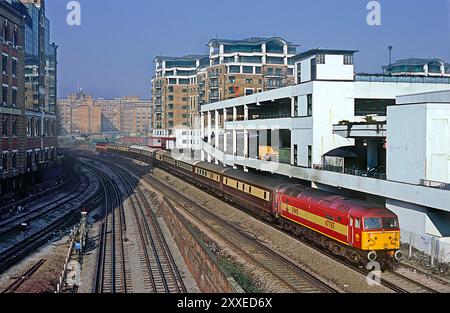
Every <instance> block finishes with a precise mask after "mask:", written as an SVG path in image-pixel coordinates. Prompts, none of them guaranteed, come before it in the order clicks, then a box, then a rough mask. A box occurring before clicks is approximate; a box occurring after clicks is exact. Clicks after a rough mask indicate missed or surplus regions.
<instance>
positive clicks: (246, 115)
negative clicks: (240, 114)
mask: <svg viewBox="0 0 450 313" xmlns="http://www.w3.org/2000/svg"><path fill="white" fill-rule="evenodd" d="M244 121H248V105H246V104H244Z"/></svg>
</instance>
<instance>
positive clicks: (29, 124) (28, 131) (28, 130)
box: [27, 118, 32, 137]
mask: <svg viewBox="0 0 450 313" xmlns="http://www.w3.org/2000/svg"><path fill="white" fill-rule="evenodd" d="M31 130H32V128H31V119H30V118H27V137H31Z"/></svg>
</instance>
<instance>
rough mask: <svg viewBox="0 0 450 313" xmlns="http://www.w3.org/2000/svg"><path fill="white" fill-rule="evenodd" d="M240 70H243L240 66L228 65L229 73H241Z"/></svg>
mask: <svg viewBox="0 0 450 313" xmlns="http://www.w3.org/2000/svg"><path fill="white" fill-rule="evenodd" d="M240 72H241V67H240V66H236V65H232V66H229V67H228V73H240Z"/></svg>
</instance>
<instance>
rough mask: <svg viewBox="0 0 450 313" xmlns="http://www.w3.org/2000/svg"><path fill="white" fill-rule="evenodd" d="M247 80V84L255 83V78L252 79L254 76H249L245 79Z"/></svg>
mask: <svg viewBox="0 0 450 313" xmlns="http://www.w3.org/2000/svg"><path fill="white" fill-rule="evenodd" d="M245 82H246V83H247V84H253V79H252V78H247V79H246V80H245Z"/></svg>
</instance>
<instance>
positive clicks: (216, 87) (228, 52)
mask: <svg viewBox="0 0 450 313" xmlns="http://www.w3.org/2000/svg"><path fill="white" fill-rule="evenodd" d="M208 46H209V49H210V53H209V59H210V66H209V68H208V79H207V93H208V97H207V102H208V103H212V102H216V101H221V100H226V99H232V98H236V97H241V96H247V95H251V94H254V93H258V92H262V91H266V90H270V89H275V88H281V87H285V86H288V85H292V84H294V63H293V61H292V57H294V56H295V55H296V53H297V47H298V45H296V44H293V43H290V42H288V41H286V40H284V39H282V38H279V37H273V38H254V37H250V38H248V39H243V40H228V39H212V40H211V41H210V42H209V44H208Z"/></svg>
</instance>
